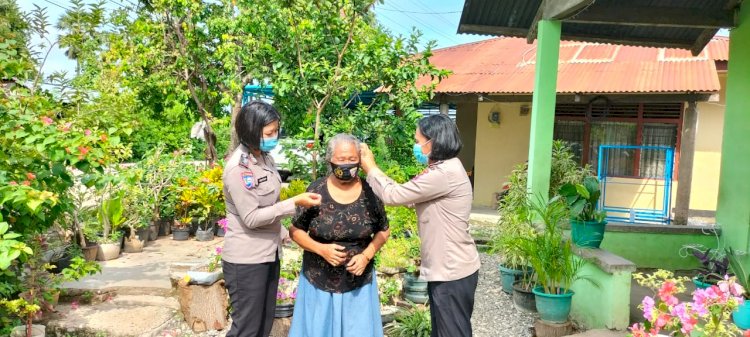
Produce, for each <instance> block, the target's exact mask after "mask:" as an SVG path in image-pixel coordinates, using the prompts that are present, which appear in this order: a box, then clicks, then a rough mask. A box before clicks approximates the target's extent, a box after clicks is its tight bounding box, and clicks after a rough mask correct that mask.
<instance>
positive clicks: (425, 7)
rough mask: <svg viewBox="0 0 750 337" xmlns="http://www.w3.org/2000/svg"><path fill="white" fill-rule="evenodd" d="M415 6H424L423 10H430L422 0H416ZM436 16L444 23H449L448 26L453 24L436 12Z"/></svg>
mask: <svg viewBox="0 0 750 337" xmlns="http://www.w3.org/2000/svg"><path fill="white" fill-rule="evenodd" d="M417 6H419V7H422V8H424V9H425V10H428V11H429V10H430V7H427V5H425V4H424V3H423V2H422V0H417ZM459 13H460V12H459ZM437 18H438V19H440V20H442V21H443V22H444V23H446V24H447V25H449V26H450V25H453V24H454V23H452V22H450V21H448V19H446V18H445V17H444V16H442V15H441V14H437Z"/></svg>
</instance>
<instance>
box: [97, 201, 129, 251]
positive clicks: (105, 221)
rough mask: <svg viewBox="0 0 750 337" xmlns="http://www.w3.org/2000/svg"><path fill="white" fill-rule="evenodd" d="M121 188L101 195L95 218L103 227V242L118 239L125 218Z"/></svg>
mask: <svg viewBox="0 0 750 337" xmlns="http://www.w3.org/2000/svg"><path fill="white" fill-rule="evenodd" d="M124 194H125V193H124V191H123V190H118V191H110V195H108V196H104V197H102V201H101V203H100V204H99V211H98V213H97V218H98V219H99V223H100V224H101V225H102V228H103V236H104V237H103V240H104V242H110V243H111V242H116V241H117V240H119V239H120V231H119V230H120V229H121V228H122V226H123V224H124V223H125V221H126V220H127V218H126V217H125V215H124V209H123V203H122V201H123V200H122V199H123V195H124Z"/></svg>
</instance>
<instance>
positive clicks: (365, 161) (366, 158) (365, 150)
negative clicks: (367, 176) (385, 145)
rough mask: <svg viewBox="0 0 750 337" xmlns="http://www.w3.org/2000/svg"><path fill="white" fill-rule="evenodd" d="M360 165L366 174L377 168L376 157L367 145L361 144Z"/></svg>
mask: <svg viewBox="0 0 750 337" xmlns="http://www.w3.org/2000/svg"><path fill="white" fill-rule="evenodd" d="M359 165H360V166H361V167H362V170H363V171H365V173H368V172H370V169H372V168H373V167H376V166H377V164H375V155H373V154H372V150H370V147H369V146H367V144H365V143H362V144H360V148H359Z"/></svg>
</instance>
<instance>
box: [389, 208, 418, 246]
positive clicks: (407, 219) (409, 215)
mask: <svg viewBox="0 0 750 337" xmlns="http://www.w3.org/2000/svg"><path fill="white" fill-rule="evenodd" d="M385 212H386V216H387V217H388V225H389V227H390V229H391V237H392V238H396V237H404V236H415V235H417V234H418V233H419V229H418V227H417V213H416V212H415V211H414V209H413V208H409V207H403V206H386V207H385Z"/></svg>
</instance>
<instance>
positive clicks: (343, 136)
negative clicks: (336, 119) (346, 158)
mask: <svg viewBox="0 0 750 337" xmlns="http://www.w3.org/2000/svg"><path fill="white" fill-rule="evenodd" d="M341 144H352V145H354V148H355V149H357V155H359V144H360V141H359V139H357V137H354V136H352V135H350V134H348V133H339V134H337V135H335V136H333V138H331V140H329V141H328V146H327V147H326V162H331V159H332V158H333V151H334V150H335V149H336V147H337V146H339V145H341ZM329 170H330V167H329Z"/></svg>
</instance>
